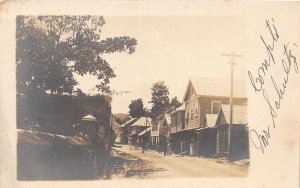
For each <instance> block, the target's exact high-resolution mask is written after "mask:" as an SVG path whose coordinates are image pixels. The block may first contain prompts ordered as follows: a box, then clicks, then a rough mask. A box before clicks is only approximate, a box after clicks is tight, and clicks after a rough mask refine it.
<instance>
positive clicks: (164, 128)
mask: <svg viewBox="0 0 300 188" xmlns="http://www.w3.org/2000/svg"><path fill="white" fill-rule="evenodd" d="M173 111H174V109H173V108H170V109H168V110H166V111H165V112H164V113H162V114H161V115H159V116H158V117H157V118H155V119H153V120H152V122H151V123H152V125H151V134H150V135H151V137H150V146H151V148H152V149H156V150H158V149H159V144H160V141H162V140H163V138H164V137H167V138H169V137H170V134H171V113H172V112H173Z"/></svg>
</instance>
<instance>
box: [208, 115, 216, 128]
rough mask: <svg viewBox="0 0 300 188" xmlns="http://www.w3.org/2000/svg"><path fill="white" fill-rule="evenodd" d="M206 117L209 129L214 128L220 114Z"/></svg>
mask: <svg viewBox="0 0 300 188" xmlns="http://www.w3.org/2000/svg"><path fill="white" fill-rule="evenodd" d="M205 117H206V125H207V127H214V126H215V125H216V123H217V119H218V114H206V115H205Z"/></svg>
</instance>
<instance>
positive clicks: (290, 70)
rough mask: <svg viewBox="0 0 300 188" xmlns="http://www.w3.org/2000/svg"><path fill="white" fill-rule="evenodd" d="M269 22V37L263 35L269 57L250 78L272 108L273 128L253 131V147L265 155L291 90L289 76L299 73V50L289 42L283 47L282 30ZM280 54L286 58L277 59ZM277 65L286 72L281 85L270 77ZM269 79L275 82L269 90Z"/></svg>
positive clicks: (270, 109) (253, 85) (257, 91)
mask: <svg viewBox="0 0 300 188" xmlns="http://www.w3.org/2000/svg"><path fill="white" fill-rule="evenodd" d="M265 23H266V30H267V37H262V35H260V39H261V42H262V45H263V47H264V48H265V50H266V53H265V55H266V57H265V59H264V60H263V61H262V63H261V65H260V67H259V68H258V69H257V72H255V73H252V72H250V71H248V77H249V79H250V82H251V85H252V87H253V89H254V91H255V93H256V94H260V95H262V97H263V98H264V101H265V102H266V103H265V104H266V105H267V106H268V109H269V114H270V119H271V122H272V123H271V126H270V125H268V126H267V127H265V128H264V129H262V130H260V131H257V130H255V129H251V131H250V139H251V142H252V144H253V145H254V147H255V148H256V149H259V150H261V152H262V153H265V149H266V147H267V146H268V145H269V144H270V139H271V134H270V133H271V132H270V127H271V128H273V129H275V128H276V118H277V117H278V115H279V113H280V106H281V104H282V103H281V102H282V101H283V100H284V95H285V93H286V90H287V88H288V82H289V76H291V74H298V62H297V59H296V56H295V55H294V53H293V50H294V49H295V48H297V45H296V43H290V42H286V43H284V44H283V46H279V40H281V38H280V37H281V36H280V35H279V31H278V29H277V27H276V26H275V21H274V19H273V18H272V19H268V20H266V22H265ZM267 41H268V42H267ZM278 50H280V51H278ZM277 53H280V54H282V57H281V58H275V54H277ZM275 65H280V66H281V72H282V73H283V74H279V75H280V76H281V75H283V76H282V77H281V82H276V81H275V79H274V76H273V75H270V74H271V73H270V72H271V70H272V69H275ZM267 73H270V74H267ZM267 80H269V81H270V82H271V85H272V87H266V81H267ZM272 92H273V93H272ZM269 94H273V96H276V97H275V99H273V98H270V97H269V96H270V95H269Z"/></svg>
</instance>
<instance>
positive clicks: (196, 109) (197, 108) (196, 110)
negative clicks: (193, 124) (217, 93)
mask: <svg viewBox="0 0 300 188" xmlns="http://www.w3.org/2000/svg"><path fill="white" fill-rule="evenodd" d="M198 115H199V106H198V101H197V100H196V102H195V117H197V116H198Z"/></svg>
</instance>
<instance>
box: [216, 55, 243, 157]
mask: <svg viewBox="0 0 300 188" xmlns="http://www.w3.org/2000/svg"><path fill="white" fill-rule="evenodd" d="M221 55H222V56H226V57H229V62H228V63H227V64H229V65H230V123H229V125H228V158H230V157H229V156H230V129H231V126H232V114H233V112H232V111H233V66H234V65H236V63H235V58H236V57H243V56H242V55H238V54H235V53H234V52H231V53H229V54H221Z"/></svg>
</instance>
